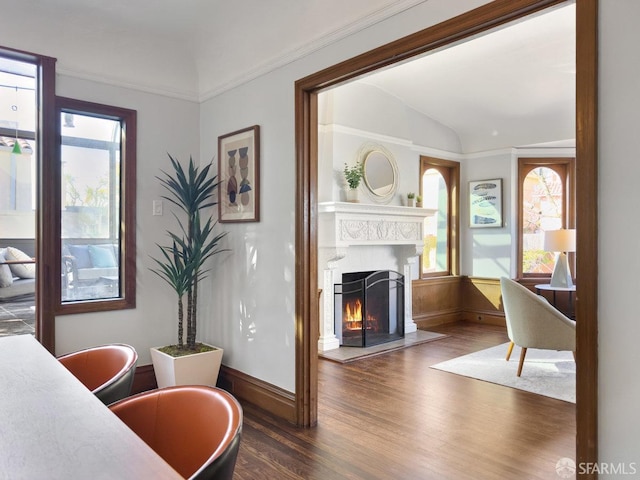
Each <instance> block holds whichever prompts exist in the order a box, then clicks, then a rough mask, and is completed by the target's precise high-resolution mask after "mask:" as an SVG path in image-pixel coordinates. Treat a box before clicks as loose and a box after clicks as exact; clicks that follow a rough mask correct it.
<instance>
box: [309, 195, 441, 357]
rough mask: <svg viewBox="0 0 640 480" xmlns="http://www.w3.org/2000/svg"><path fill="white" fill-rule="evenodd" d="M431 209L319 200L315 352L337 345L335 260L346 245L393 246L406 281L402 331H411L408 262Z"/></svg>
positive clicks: (344, 253) (412, 260) (416, 250)
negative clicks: (319, 297) (319, 275)
mask: <svg viewBox="0 0 640 480" xmlns="http://www.w3.org/2000/svg"><path fill="white" fill-rule="evenodd" d="M435 212H436V211H435V210H432V209H427V208H416V207H402V206H395V205H371V204H364V203H346V202H323V203H319V204H318V218H319V221H318V222H319V224H318V247H319V249H320V251H321V252H319V254H320V255H319V257H320V262H319V269H320V271H321V272H322V274H323V278H322V279H321V284H322V286H323V300H322V307H321V308H322V313H321V315H320V338H319V340H318V350H319V351H320V352H324V351H327V350H332V349H335V348H338V347H339V341H338V339H337V338H336V335H335V324H334V299H333V288H334V285H335V284H336V283H340V282H341V281H342V280H341V276H340V273H339V272H338V269H337V263H342V261H346V260H343V259H344V258H346V257H348V256H349V254H348V252H349V251H350V248H349V247H354V246H394V247H401V248H398V249H396V254H397V257H398V260H399V263H400V265H402V270H403V274H404V277H405V279H406V280H408V281H407V282H406V283H405V285H406V287H405V289H404V295H405V298H404V314H405V318H404V322H405V325H404V331H405V334H406V333H410V332H415V331H416V324H415V323H414V322H413V318H412V316H413V315H412V308H411V306H412V292H411V281H410V279H411V264H412V263H415V260H416V257H417V256H418V255H421V254H422V249H423V246H424V239H423V237H424V219H425V218H426V217H428V216H431V215H433V214H434V213H435Z"/></svg>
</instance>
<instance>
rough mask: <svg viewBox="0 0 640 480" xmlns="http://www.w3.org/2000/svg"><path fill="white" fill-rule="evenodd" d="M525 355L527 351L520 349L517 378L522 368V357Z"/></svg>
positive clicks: (523, 348)
mask: <svg viewBox="0 0 640 480" xmlns="http://www.w3.org/2000/svg"><path fill="white" fill-rule="evenodd" d="M526 354H527V349H526V348H525V347H522V351H521V352H520V364H519V365H518V376H520V374H521V373H522V366H523V365H524V356H525V355H526Z"/></svg>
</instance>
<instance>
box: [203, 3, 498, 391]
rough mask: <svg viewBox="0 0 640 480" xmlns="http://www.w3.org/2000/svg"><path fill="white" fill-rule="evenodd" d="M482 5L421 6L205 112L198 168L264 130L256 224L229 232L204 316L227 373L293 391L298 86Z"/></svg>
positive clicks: (212, 103)
mask: <svg viewBox="0 0 640 480" xmlns="http://www.w3.org/2000/svg"><path fill="white" fill-rule="evenodd" d="M483 3H486V1H481V0H464V1H462V0H460V1H457V2H455V3H452V2H448V1H446V0H436V1H429V2H425V3H422V4H420V5H418V6H416V7H415V8H413V9H410V10H408V11H406V12H403V13H401V14H398V15H396V16H394V17H392V18H390V19H388V20H386V21H384V22H381V23H379V24H377V25H375V26H372V27H370V28H367V29H365V30H364V31H362V32H359V33H357V34H355V35H353V36H351V37H348V38H346V39H344V40H342V41H340V42H337V43H335V44H332V45H329V46H327V47H324V48H322V49H320V50H318V51H316V52H313V53H312V54H310V55H308V56H306V57H304V58H302V59H300V60H298V61H295V62H292V63H290V64H288V65H286V66H284V67H282V68H279V69H277V70H275V71H273V72H271V73H268V74H266V75H264V76H262V77H260V78H257V79H255V80H253V81H251V82H249V83H247V84H244V85H241V86H239V87H237V88H234V89H232V90H230V91H228V92H225V93H223V94H221V95H218V96H217V97H215V98H212V99H211V100H208V101H206V102H204V103H203V104H202V111H201V150H202V155H203V158H211V157H212V156H213V155H214V154H216V150H217V146H216V145H217V144H216V138H217V137H218V136H219V135H222V134H225V133H229V132H232V131H235V130H238V129H240V128H245V127H249V126H251V125H254V124H258V125H260V127H261V167H260V168H261V189H262V190H261V221H260V222H259V223H246V224H225V229H226V230H228V231H229V232H230V233H229V243H230V245H231V246H232V248H233V254H232V255H229V257H228V258H227V260H226V262H225V264H224V268H225V275H224V276H223V275H219V276H216V278H215V279H212V283H213V295H212V297H211V299H210V304H208V305H207V306H205V309H208V310H211V311H212V312H218V314H219V315H220V316H221V317H222V320H221V321H220V322H219V323H215V324H213V323H212V324H211V325H210V328H209V327H206V328H207V330H206V332H207V335H208V336H211V337H214V338H216V339H218V340H219V342H218V343H219V344H220V345H222V346H223V347H224V348H225V349H226V353H225V359H224V363H225V364H226V365H228V366H230V367H232V368H235V369H237V370H240V371H242V372H244V373H246V374H248V375H252V376H254V377H257V378H260V379H261V380H264V381H266V382H269V383H271V384H274V385H276V386H279V387H281V388H284V389H285V390H289V391H294V390H295V342H294V340H295V338H294V336H295V330H294V325H295V298H294V293H295V290H294V289H295V225H294V214H295V195H296V185H295V168H296V167H295V144H294V141H295V136H294V132H295V129H294V95H293V94H294V83H295V81H296V80H298V79H301V78H303V77H305V76H306V75H310V74H312V73H315V72H317V71H319V70H321V69H323V68H326V67H329V66H331V65H334V64H336V63H338V62H340V61H342V60H346V59H348V58H351V57H353V56H355V55H357V54H360V53H363V52H365V51H368V50H371V49H373V48H375V47H378V46H380V45H382V44H385V43H388V42H389V41H391V40H395V39H397V38H400V37H403V36H405V35H407V34H409V33H413V32H415V31H418V30H420V29H423V28H426V27H428V26H430V25H433V24H435V23H439V22H441V21H442V20H445V19H447V18H450V17H453V16H455V15H457V14H459V13H462V12H464V11H467V10H469V9H471V8H475V7H477V6H478V5H481V4H483Z"/></svg>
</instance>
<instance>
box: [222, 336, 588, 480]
mask: <svg viewBox="0 0 640 480" xmlns="http://www.w3.org/2000/svg"><path fill="white" fill-rule="evenodd" d="M430 330H432V331H438V332H440V333H446V334H448V335H450V337H448V338H445V339H442V340H438V341H434V342H430V343H426V344H423V345H418V346H414V347H411V348H407V349H404V350H399V351H395V352H391V353H388V354H385V355H379V356H377V357H372V358H368V359H363V360H358V361H355V362H352V363H349V364H338V363H333V362H331V361H328V360H320V361H319V372H318V377H319V405H318V411H319V413H318V426H317V427H315V428H311V429H299V428H296V427H295V426H292V425H290V424H288V423H286V422H283V421H280V420H276V419H274V418H272V417H270V416H269V415H266V414H265V413H264V412H262V411H260V410H258V409H256V408H254V407H252V406H251V405H248V404H245V405H243V406H244V413H245V417H244V430H243V438H242V443H241V446H240V453H239V455H238V460H237V464H236V471H235V475H234V479H235V480H257V479H269V480H273V479H305V480H307V479H309V480H311V479H313V480H316V479H317V480H329V479H354V480H355V479H362V480H365V479H366V480H373V479H380V480H389V479H401V480H413V479H420V480H422V479H437V480H446V479H469V480H485V479H486V480H492V479H495V480H505V479H518V480H525V479H541V480H542V479H544V480H548V479H557V478H560V477H559V476H558V475H557V473H556V470H555V467H556V462H557V461H558V460H559V459H560V458H563V457H569V458H572V459H574V458H575V429H576V424H575V405H574V404H570V403H566V402H563V401H560V400H554V399H551V398H547V397H542V396H538V395H534V394H531V393H527V392H523V391H519V390H515V389H511V388H508V387H502V386H499V385H494V384H491V383H487V382H482V381H479V380H474V379H470V378H465V377H462V376H458V375H454V374H451V373H446V372H442V371H438V370H434V369H432V368H429V366H430V365H433V364H436V363H438V362H441V361H444V360H448V359H451V358H455V357H457V356H460V355H464V354H467V353H471V352H473V351H477V350H481V349H483V348H487V347H491V346H494V345H498V344H500V343H504V342H506V341H508V339H507V336H506V332H505V329H504V328H502V327H496V326H491V325H478V324H470V323H460V324H455V325H450V326H442V327H438V328H432V329H430Z"/></svg>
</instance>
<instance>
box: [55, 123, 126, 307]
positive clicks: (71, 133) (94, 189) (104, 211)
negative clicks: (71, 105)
mask: <svg viewBox="0 0 640 480" xmlns="http://www.w3.org/2000/svg"><path fill="white" fill-rule="evenodd" d="M60 121H61V130H62V147H61V161H62V165H61V180H62V185H61V191H62V199H61V200H62V203H61V204H62V211H61V238H62V267H63V272H62V273H63V277H64V278H63V284H62V301H63V302H71V301H82V300H98V299H108V298H116V297H119V296H120V250H121V248H120V235H119V224H120V219H119V215H120V213H119V212H120V208H119V203H120V202H119V198H120V174H119V173H120V168H119V166H120V147H121V145H120V138H121V128H120V122H119V121H117V120H111V119H105V118H99V117H92V116H89V115H83V114H77V113H74V114H71V113H68V112H65V111H62V112H61V119H60Z"/></svg>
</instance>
